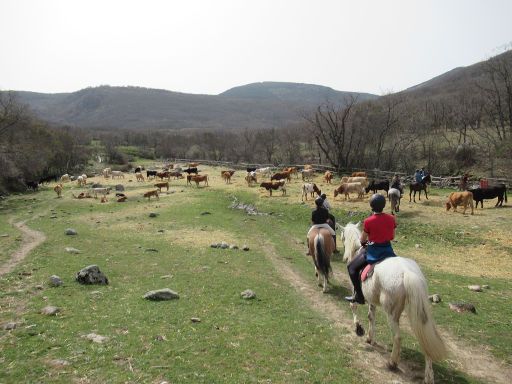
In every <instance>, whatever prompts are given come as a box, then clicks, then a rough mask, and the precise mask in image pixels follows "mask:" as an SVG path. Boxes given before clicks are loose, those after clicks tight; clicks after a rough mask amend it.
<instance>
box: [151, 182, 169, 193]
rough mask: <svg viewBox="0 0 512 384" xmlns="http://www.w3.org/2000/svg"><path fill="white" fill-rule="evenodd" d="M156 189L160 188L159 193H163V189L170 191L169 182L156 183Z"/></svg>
mask: <svg viewBox="0 0 512 384" xmlns="http://www.w3.org/2000/svg"><path fill="white" fill-rule="evenodd" d="M154 186H155V187H157V188H158V192H162V188H164V187H165V188H167V191H169V182H168V181H166V182H163V183H156V184H154Z"/></svg>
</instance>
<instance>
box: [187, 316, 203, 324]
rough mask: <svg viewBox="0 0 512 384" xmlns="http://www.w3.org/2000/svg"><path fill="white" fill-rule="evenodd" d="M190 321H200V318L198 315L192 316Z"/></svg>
mask: <svg viewBox="0 0 512 384" xmlns="http://www.w3.org/2000/svg"><path fill="white" fill-rule="evenodd" d="M190 321H191V322H193V323H200V322H201V319H200V318H199V317H192V318H190Z"/></svg>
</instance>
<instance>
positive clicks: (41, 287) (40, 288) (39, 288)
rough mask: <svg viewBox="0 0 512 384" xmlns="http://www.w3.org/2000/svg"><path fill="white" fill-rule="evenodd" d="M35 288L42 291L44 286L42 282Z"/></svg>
mask: <svg viewBox="0 0 512 384" xmlns="http://www.w3.org/2000/svg"><path fill="white" fill-rule="evenodd" d="M34 288H35V289H37V290H38V291H42V290H43V289H44V287H43V286H42V285H40V284H38V285H36V286H35V287H34Z"/></svg>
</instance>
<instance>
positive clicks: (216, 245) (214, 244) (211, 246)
mask: <svg viewBox="0 0 512 384" xmlns="http://www.w3.org/2000/svg"><path fill="white" fill-rule="evenodd" d="M218 247H219V245H218V244H217V243H211V244H210V248H218Z"/></svg>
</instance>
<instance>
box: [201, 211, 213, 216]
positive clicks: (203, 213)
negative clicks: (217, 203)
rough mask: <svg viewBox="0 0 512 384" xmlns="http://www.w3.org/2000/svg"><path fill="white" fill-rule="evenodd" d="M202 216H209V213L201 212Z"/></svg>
mask: <svg viewBox="0 0 512 384" xmlns="http://www.w3.org/2000/svg"><path fill="white" fill-rule="evenodd" d="M204 215H211V212H208V211H204V212H201V216H204Z"/></svg>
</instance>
